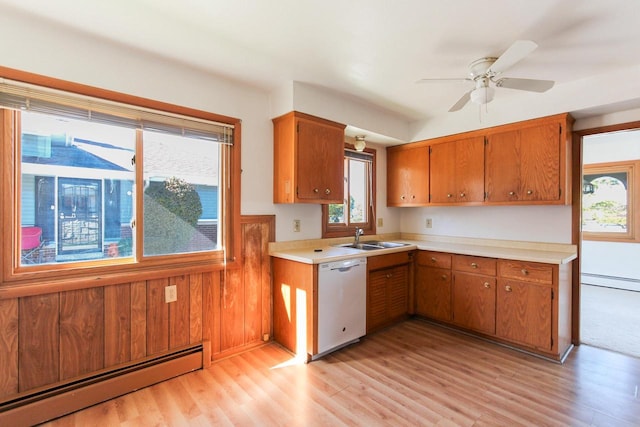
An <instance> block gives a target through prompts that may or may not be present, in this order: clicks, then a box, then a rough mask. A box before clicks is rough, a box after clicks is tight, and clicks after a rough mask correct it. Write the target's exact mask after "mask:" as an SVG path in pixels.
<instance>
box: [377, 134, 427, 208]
mask: <svg viewBox="0 0 640 427" xmlns="http://www.w3.org/2000/svg"><path fill="white" fill-rule="evenodd" d="M428 203H429V147H428V146H426V145H424V146H411V145H400V146H395V147H390V148H388V149H387V206H425V205H427V204H428Z"/></svg>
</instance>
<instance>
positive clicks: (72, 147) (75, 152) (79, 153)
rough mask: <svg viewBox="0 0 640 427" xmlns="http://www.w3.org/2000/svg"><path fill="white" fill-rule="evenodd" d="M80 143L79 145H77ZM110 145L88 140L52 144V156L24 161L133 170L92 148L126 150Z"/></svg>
mask: <svg viewBox="0 0 640 427" xmlns="http://www.w3.org/2000/svg"><path fill="white" fill-rule="evenodd" d="M75 141H78V143H75ZM106 145H108V144H100V143H97V142H94V141H87V140H74V143H73V144H51V154H50V156H47V157H37V156H23V157H22V161H23V162H26V163H36V164H41V165H57V166H72V167H80V168H90V169H104V170H118V171H128V170H131V168H126V167H124V166H123V165H122V164H117V163H115V162H113V161H110V160H108V159H106V158H105V157H104V156H102V155H99V154H97V153H94V152H92V151H93V150H91V147H92V146H95V147H100V146H102V151H104V152H106V151H112V150H124V149H123V148H122V147H115V146H109V147H108V149H105V148H106V147H105V146H106ZM126 151H128V152H129V153H128V158H129V161H130V159H131V156H132V154H133V153H132V152H131V151H130V150H126Z"/></svg>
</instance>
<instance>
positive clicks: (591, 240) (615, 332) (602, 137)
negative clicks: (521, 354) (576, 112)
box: [580, 127, 640, 357]
mask: <svg viewBox="0 0 640 427" xmlns="http://www.w3.org/2000/svg"><path fill="white" fill-rule="evenodd" d="M581 176H582V194H581V209H582V212H581V222H582V224H581V239H580V242H581V248H580V254H581V264H580V265H581V267H580V342H581V343H582V344H587V345H592V346H595V347H601V348H605V349H608V350H612V351H616V352H620V353H625V354H629V355H632V356H635V357H640V328H637V325H638V324H639V322H640V264H638V261H637V260H638V259H640V230H639V229H640V193H639V189H640V128H638V127H629V128H626V129H613V130H603V131H600V132H594V133H592V134H585V135H583V137H582V175H581Z"/></svg>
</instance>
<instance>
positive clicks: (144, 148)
mask: <svg viewBox="0 0 640 427" xmlns="http://www.w3.org/2000/svg"><path fill="white" fill-rule="evenodd" d="M0 83H1V84H0V113H2V120H3V127H4V128H5V131H4V132H2V135H4V137H3V140H2V144H3V148H4V150H5V153H12V154H11V156H10V158H13V159H15V160H14V161H13V162H9V161H7V159H6V158H5V159H4V160H3V161H4V164H5V165H7V166H8V167H10V168H11V169H13V171H14V174H13V178H12V179H13V180H14V182H15V183H16V185H14V186H13V187H14V188H15V192H16V195H17V197H14V198H9V197H6V195H5V197H4V203H5V204H11V205H13V207H14V208H13V211H12V212H11V215H10V216H11V218H7V219H6V220H5V226H6V225H7V224H8V225H10V226H11V228H12V230H13V231H12V234H13V239H12V241H13V242H15V243H14V244H15V246H14V248H15V250H10V251H9V253H12V254H15V256H14V258H12V259H11V265H13V266H14V268H17V269H18V270H16V271H31V270H32V269H34V271H43V270H44V271H46V270H48V269H50V268H51V266H54V265H55V266H62V265H69V266H70V267H73V266H74V265H79V264H81V263H85V262H91V265H94V266H95V265H96V264H95V263H96V262H101V261H104V262H105V263H106V264H105V265H112V264H113V261H114V260H119V261H118V264H131V263H140V262H145V260H149V262H152V261H153V260H154V259H158V260H159V261H160V262H162V263H165V262H166V261H162V260H165V259H167V257H179V258H180V260H181V261H182V262H185V261H188V260H189V259H193V260H196V261H197V260H198V259H201V260H204V259H208V260H212V259H221V260H222V261H223V260H224V250H225V249H227V248H225V240H224V236H225V227H224V226H225V223H224V219H225V218H229V211H228V210H225V206H226V207H227V208H226V209H229V206H230V203H228V202H229V200H228V199H229V196H230V194H229V191H228V188H229V185H230V183H229V182H228V181H227V182H223V179H225V177H226V178H227V179H228V178H229V177H230V176H232V174H231V171H230V168H231V167H230V165H232V164H233V162H232V160H231V159H232V156H231V153H232V149H231V148H230V147H231V146H232V144H233V127H234V126H233V125H232V124H225V123H220V122H213V121H209V120H206V119H201V118H191V117H189V116H184V115H179V114H173V113H168V112H164V111H158V110H151V109H148V108H139V107H135V106H132V105H123V104H116V103H113V102H107V101H104V103H102V100H100V99H90V100H87V98H86V97H78V96H77V95H74V94H67V93H62V94H61V93H58V92H51V91H50V90H48V89H44V88H38V87H35V88H33V92H32V88H31V87H30V88H29V90H28V91H25V90H24V88H23V87H22V86H21V85H20V84H18V85H16V86H15V87H13V86H11V84H7V83H5V82H0ZM7 128H12V129H14V130H13V131H12V132H7V131H6V130H7ZM8 135H11V137H7V136H8ZM9 139H10V140H9ZM225 189H226V190H227V191H225ZM14 201H15V202H14ZM14 224H15V226H13V225H14ZM3 248H7V246H6V245H4V246H3ZM216 253H218V254H220V255H219V256H218V255H215V254H216ZM211 255H214V258H211ZM185 256H187V258H185ZM189 257H191V258H189ZM5 260H7V258H5ZM152 264H153V262H152ZM58 269H59V267H56V270H58Z"/></svg>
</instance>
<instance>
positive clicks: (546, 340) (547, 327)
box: [496, 279, 552, 351]
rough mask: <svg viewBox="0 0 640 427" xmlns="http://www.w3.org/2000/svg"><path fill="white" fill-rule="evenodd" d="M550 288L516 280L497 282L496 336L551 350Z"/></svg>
mask: <svg viewBox="0 0 640 427" xmlns="http://www.w3.org/2000/svg"><path fill="white" fill-rule="evenodd" d="M551 300H552V288H550V287H549V286H545V285H540V284H536V283H530V282H521V281H516V280H503V279H501V280H500V281H499V286H498V289H497V302H496V334H497V335H498V336H499V337H501V338H504V339H507V340H509V341H513V342H516V343H519V344H524V345H527V346H530V347H534V348H536V349H541V350H545V351H550V350H551V347H552V342H551V338H552V335H551V334H552V330H551V320H552V319H551V317H552V304H551Z"/></svg>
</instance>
